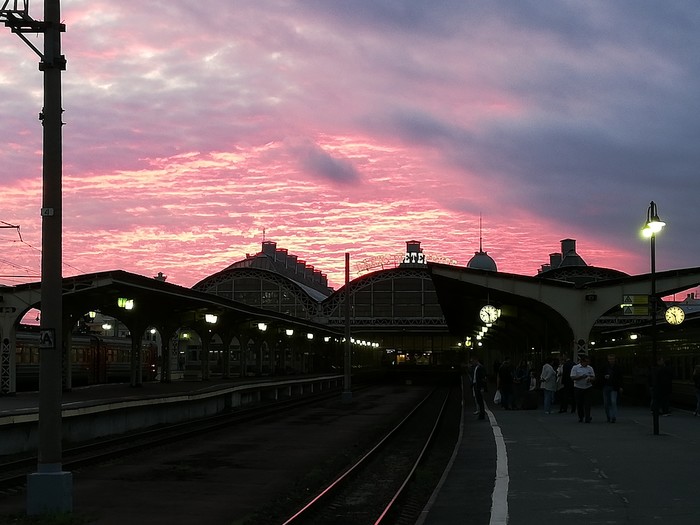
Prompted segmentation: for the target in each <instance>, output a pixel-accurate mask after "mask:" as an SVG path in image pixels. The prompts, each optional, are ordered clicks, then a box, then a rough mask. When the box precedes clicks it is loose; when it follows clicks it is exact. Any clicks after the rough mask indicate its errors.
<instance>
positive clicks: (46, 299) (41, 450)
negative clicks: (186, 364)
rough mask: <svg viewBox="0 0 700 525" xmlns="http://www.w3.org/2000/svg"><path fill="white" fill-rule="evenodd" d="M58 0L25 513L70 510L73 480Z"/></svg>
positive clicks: (50, 36)
mask: <svg viewBox="0 0 700 525" xmlns="http://www.w3.org/2000/svg"><path fill="white" fill-rule="evenodd" d="M64 30H65V28H64V26H63V24H61V11H60V2H59V0H45V1H44V53H43V57H42V58H43V59H42V61H41V62H40V64H39V69H40V70H41V71H43V73H44V107H43V109H42V111H41V113H40V117H39V118H40V119H41V122H42V125H43V141H44V146H43V147H44V151H43V175H42V183H43V192H42V206H41V247H42V252H41V253H42V255H41V323H40V334H41V340H40V349H39V356H40V357H39V359H40V369H39V434H38V438H39V445H38V464H37V472H36V473H33V474H30V475H29V476H28V479H27V513H28V514H30V515H36V514H54V513H57V512H70V511H72V510H73V497H72V496H73V494H72V492H73V481H72V475H71V473H69V472H63V468H62V452H63V451H62V446H61V438H62V433H61V395H62V380H61V379H62V357H63V356H62V353H63V345H62V341H63V330H62V325H63V308H62V273H61V272H62V218H63V206H62V164H63V157H62V149H63V143H62V129H61V128H62V126H63V122H62V119H61V116H62V112H63V110H62V108H61V72H62V71H63V70H64V69H65V64H66V61H65V57H64V56H63V55H62V54H61V33H62V32H63V31H64Z"/></svg>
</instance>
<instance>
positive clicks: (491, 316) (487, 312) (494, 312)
mask: <svg viewBox="0 0 700 525" xmlns="http://www.w3.org/2000/svg"><path fill="white" fill-rule="evenodd" d="M479 317H480V318H481V320H482V321H483V322H485V323H495V322H496V320H497V319H498V308H496V307H495V306H493V305H491V304H487V305H486V306H484V307H483V308H482V309H481V310H480V311H479Z"/></svg>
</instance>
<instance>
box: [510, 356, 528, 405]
mask: <svg viewBox="0 0 700 525" xmlns="http://www.w3.org/2000/svg"><path fill="white" fill-rule="evenodd" d="M513 383H514V386H513V408H525V407H524V405H525V400H526V398H527V391H528V390H529V389H530V369H529V368H528V366H527V361H525V360H524V359H521V360H520V363H518V366H517V367H516V368H515V372H513Z"/></svg>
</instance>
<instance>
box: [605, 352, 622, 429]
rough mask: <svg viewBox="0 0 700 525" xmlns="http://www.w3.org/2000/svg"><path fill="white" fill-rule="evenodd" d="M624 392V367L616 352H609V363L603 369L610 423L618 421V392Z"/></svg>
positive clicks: (606, 410)
mask: <svg viewBox="0 0 700 525" xmlns="http://www.w3.org/2000/svg"><path fill="white" fill-rule="evenodd" d="M620 393H622V369H621V368H620V365H618V364H617V362H616V360H615V354H608V364H607V366H606V367H605V370H604V371H603V406H604V407H605V416H606V417H607V418H608V423H614V422H615V421H617V401H618V394H620Z"/></svg>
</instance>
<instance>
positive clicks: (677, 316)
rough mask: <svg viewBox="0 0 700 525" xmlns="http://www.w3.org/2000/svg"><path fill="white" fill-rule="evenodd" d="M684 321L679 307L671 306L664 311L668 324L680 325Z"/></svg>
mask: <svg viewBox="0 0 700 525" xmlns="http://www.w3.org/2000/svg"><path fill="white" fill-rule="evenodd" d="M684 319H685V312H684V311H683V309H682V308H681V307H680V306H672V307H671V308H669V309H668V310H666V322H668V324H681V323H682V322H683V320H684Z"/></svg>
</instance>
